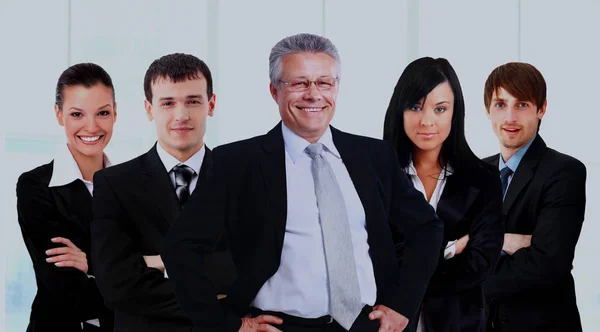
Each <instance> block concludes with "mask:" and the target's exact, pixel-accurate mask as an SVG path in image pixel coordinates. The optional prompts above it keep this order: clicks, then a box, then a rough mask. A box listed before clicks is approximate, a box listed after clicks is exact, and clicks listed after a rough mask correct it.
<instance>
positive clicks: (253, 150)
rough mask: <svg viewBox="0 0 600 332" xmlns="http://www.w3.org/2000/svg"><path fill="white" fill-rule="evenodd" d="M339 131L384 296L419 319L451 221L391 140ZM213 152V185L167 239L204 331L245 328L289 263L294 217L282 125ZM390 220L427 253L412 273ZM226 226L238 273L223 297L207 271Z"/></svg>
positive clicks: (175, 272)
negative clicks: (206, 260)
mask: <svg viewBox="0 0 600 332" xmlns="http://www.w3.org/2000/svg"><path fill="white" fill-rule="evenodd" d="M331 131H332V134H333V142H334V143H335V146H336V148H337V150H338V151H339V153H340V155H341V158H342V160H343V162H344V164H345V166H346V168H347V170H348V173H349V175H350V178H351V179H352V182H353V183H354V186H355V189H356V191H357V193H358V196H359V197H360V201H361V202H362V204H363V207H364V210H365V216H366V229H367V232H368V235H369V236H368V244H369V248H370V249H369V254H370V257H371V260H372V262H373V269H374V274H375V281H376V285H377V302H376V303H381V304H384V305H386V306H388V307H390V308H392V309H393V310H396V311H397V312H399V313H401V314H404V315H406V316H407V317H412V316H414V314H415V313H416V310H417V307H418V304H419V303H420V301H421V298H422V295H423V293H424V291H425V287H426V284H427V281H428V280H429V277H430V275H431V273H432V272H433V269H434V268H435V264H436V262H437V249H438V248H439V247H440V246H441V241H442V227H443V225H442V223H441V222H440V221H439V220H438V219H437V218H436V217H435V215H434V213H433V210H432V209H431V207H430V206H429V205H428V204H427V202H426V201H425V200H424V199H423V197H422V195H421V194H420V193H419V192H417V191H416V190H414V188H412V186H411V185H410V184H409V183H408V181H407V179H406V177H405V176H404V175H403V174H402V172H401V171H400V169H399V166H398V162H397V157H396V155H395V153H394V152H393V149H392V147H391V146H390V145H388V144H387V143H385V142H383V141H379V140H375V139H370V138H365V137H360V136H355V135H351V134H347V133H344V132H341V131H339V130H336V129H335V128H333V127H332V128H331ZM213 156H214V159H213V161H214V168H213V169H214V176H213V177H212V178H211V180H210V185H209V186H207V187H205V188H206V189H207V190H202V191H197V192H196V193H194V195H193V196H192V198H191V200H190V202H189V203H188V205H187V206H186V209H185V210H184V211H183V213H182V215H181V216H180V219H179V220H178V222H177V224H176V225H175V227H173V229H172V230H171V232H170V234H169V235H168V236H167V239H166V241H165V255H164V259H165V264H166V265H167V269H169V270H170V271H171V272H170V273H171V274H172V278H173V279H174V281H175V285H176V292H177V297H178V299H179V301H180V303H181V305H182V307H183V308H184V310H185V311H186V313H188V315H189V316H190V318H191V319H192V321H193V322H194V326H195V327H196V328H197V329H198V330H199V331H200V330H201V331H217V330H218V331H237V330H238V329H239V327H240V324H241V321H240V317H243V316H244V315H246V314H247V313H248V312H249V311H250V308H249V306H250V304H251V302H252V301H253V299H254V298H255V297H256V295H257V293H258V291H259V290H260V288H261V287H262V286H263V284H264V283H265V282H266V281H267V280H268V279H269V278H270V277H271V276H273V275H274V274H275V272H276V271H277V269H278V268H279V265H280V258H281V252H282V246H283V242H284V236H285V232H286V218H287V192H286V167H285V147H284V142H283V137H282V127H281V124H279V125H277V126H276V127H275V128H274V129H272V130H271V131H270V132H269V133H267V134H266V135H263V136H258V137H255V138H252V139H248V140H245V141H240V142H236V143H231V144H228V145H224V146H220V147H218V148H216V149H215V151H214V154H213ZM399 202H401V203H399ZM203 221H204V222H203ZM390 226H392V227H394V228H397V230H398V231H400V232H405V233H406V234H407V235H408V236H409V237H410V238H411V239H414V241H411V242H410V243H409V244H408V245H407V250H409V251H410V252H411V253H412V252H415V253H418V254H415V255H410V257H409V258H408V259H407V261H406V264H404V266H403V270H399V268H398V264H397V261H396V257H395V253H394V246H393V241H392V236H391V232H390ZM222 229H226V233H227V235H228V238H229V240H230V245H231V253H232V256H233V260H234V263H235V266H236V269H237V272H238V278H237V279H236V281H235V282H234V284H233V285H232V287H231V291H230V292H229V295H228V297H227V299H226V300H225V301H221V302H220V303H219V302H217V301H216V300H215V299H214V289H213V286H212V285H211V283H210V282H209V281H208V279H207V278H206V277H203V276H202V265H203V264H202V263H203V259H202V256H203V253H204V252H207V251H209V250H210V248H211V247H213V246H214V243H215V239H216V234H218V233H219V232H221V230H222ZM417 255H418V257H417ZM189 262H194V263H195V264H189ZM407 271H410V272H407Z"/></svg>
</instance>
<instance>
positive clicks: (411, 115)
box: [403, 82, 454, 153]
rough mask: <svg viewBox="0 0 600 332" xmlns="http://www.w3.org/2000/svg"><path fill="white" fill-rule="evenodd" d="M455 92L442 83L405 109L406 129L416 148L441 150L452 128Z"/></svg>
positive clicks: (447, 84) (446, 83)
mask: <svg viewBox="0 0 600 332" xmlns="http://www.w3.org/2000/svg"><path fill="white" fill-rule="evenodd" d="M453 113H454V93H453V92H452V88H451V87H450V84H449V83H448V82H444V83H440V84H439V85H438V86H436V87H435V88H434V89H433V90H431V92H429V94H427V96H426V97H425V98H422V99H421V100H420V101H419V103H417V104H416V105H413V106H412V107H411V108H409V109H407V110H405V111H404V114H403V115H404V131H405V132H406V136H408V138H409V139H410V140H411V141H412V143H413V144H414V146H415V148H416V149H419V150H422V151H436V152H437V153H439V152H440V150H441V149H442V144H444V141H445V140H446V138H448V135H449V134H450V129H451V128H452V115H453Z"/></svg>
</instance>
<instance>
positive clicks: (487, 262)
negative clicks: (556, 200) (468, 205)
mask: <svg viewBox="0 0 600 332" xmlns="http://www.w3.org/2000/svg"><path fill="white" fill-rule="evenodd" d="M494 180H495V181H494V182H493V183H491V184H490V186H488V187H486V188H482V191H483V192H482V195H480V198H479V202H478V204H480V206H482V209H481V210H480V211H479V212H478V213H477V214H476V215H475V217H474V218H473V220H472V221H471V226H470V229H469V242H468V243H467V247H466V248H465V250H464V251H463V252H462V253H461V254H459V255H456V256H454V257H453V258H452V259H449V260H443V259H442V260H440V263H439V265H438V268H437V270H436V273H435V274H434V275H433V277H432V278H431V280H430V282H429V288H428V289H427V292H428V293H429V294H432V295H451V294H456V293H459V292H462V291H464V290H467V289H471V288H473V287H476V286H478V285H481V283H482V282H483V281H484V280H485V279H486V278H488V277H489V276H490V274H491V273H493V271H494V269H495V267H496V264H497V262H498V259H499V257H500V251H501V250H502V244H503V242H504V217H503V216H502V196H501V193H502V189H501V185H500V181H499V178H498V177H494Z"/></svg>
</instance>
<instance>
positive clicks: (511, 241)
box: [502, 233, 531, 255]
mask: <svg viewBox="0 0 600 332" xmlns="http://www.w3.org/2000/svg"><path fill="white" fill-rule="evenodd" d="M529 246H531V235H523V234H512V233H506V234H504V245H503V246H502V251H504V252H505V253H507V254H508V255H512V254H514V253H515V252H516V251H517V250H519V249H521V248H527V247H529Z"/></svg>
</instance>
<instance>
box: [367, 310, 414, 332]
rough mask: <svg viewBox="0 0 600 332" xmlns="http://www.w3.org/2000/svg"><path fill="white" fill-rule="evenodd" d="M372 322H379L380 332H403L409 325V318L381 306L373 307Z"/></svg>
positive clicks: (370, 315)
mask: <svg viewBox="0 0 600 332" xmlns="http://www.w3.org/2000/svg"><path fill="white" fill-rule="evenodd" d="M369 319H370V320H376V319H378V320H379V331H378V332H402V331H404V329H405V328H406V326H407V325H408V318H406V317H404V316H402V315H401V314H399V313H397V312H395V311H394V310H392V309H390V308H388V307H386V306H384V305H382V304H380V305H376V306H374V307H373V312H371V313H370V314H369Z"/></svg>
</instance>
